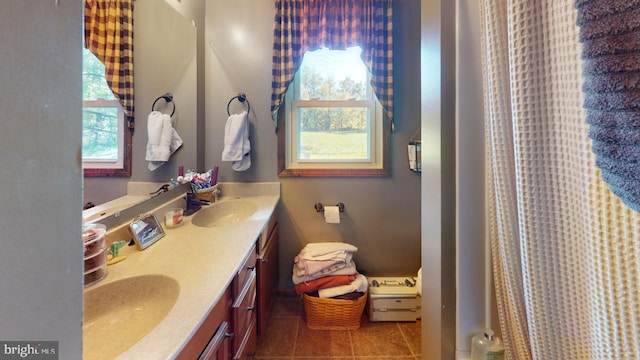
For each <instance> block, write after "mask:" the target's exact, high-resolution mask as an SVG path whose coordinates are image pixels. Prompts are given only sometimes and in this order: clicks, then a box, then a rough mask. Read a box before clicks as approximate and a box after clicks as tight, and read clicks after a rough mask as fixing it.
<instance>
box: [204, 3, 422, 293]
mask: <svg viewBox="0 0 640 360" xmlns="http://www.w3.org/2000/svg"><path fill="white" fill-rule="evenodd" d="M394 6H395V7H394V10H395V11H394V18H395V22H394V31H395V39H396V43H395V44H394V50H395V64H394V66H395V67H394V69H395V94H396V96H395V101H396V106H395V110H396V124H397V126H396V131H395V132H394V133H393V134H392V135H391V144H392V148H391V172H392V176H391V177H388V178H281V179H279V181H280V182H281V192H282V200H281V206H280V211H279V215H280V238H281V243H280V244H281V249H280V255H281V257H280V259H281V263H280V287H292V284H291V267H292V264H293V263H292V261H293V257H294V256H295V255H296V254H297V253H298V251H300V249H301V248H302V247H304V245H305V244H306V243H308V242H317V241H346V242H350V243H352V244H354V245H355V246H357V247H358V248H359V250H358V253H357V254H356V256H355V260H356V264H357V266H358V267H359V268H360V269H362V270H366V271H368V273H369V274H371V275H378V276H382V275H386V276H394V275H398V276H403V275H412V274H416V272H417V270H418V268H419V267H420V175H418V174H416V173H414V172H412V171H411V170H409V168H408V160H407V142H408V141H409V138H410V137H411V135H412V134H413V133H414V132H415V131H416V130H417V129H418V128H419V126H420V83H419V81H418V77H417V74H419V72H420V48H419V46H420V32H419V27H420V15H419V11H418V9H419V4H417V3H416V2H414V1H410V0H400V1H396V2H395V5H394ZM206 12H207V16H206V24H207V28H206V38H205V47H206V51H205V54H206V71H205V73H206V83H207V84H206V91H207V96H206V97H207V105H206V133H207V138H206V149H207V150H206V155H205V156H206V163H207V164H215V165H220V169H221V174H220V178H221V179H222V181H277V180H278V178H277V168H276V161H277V139H276V135H275V134H274V128H275V127H274V124H273V121H272V120H271V116H270V113H269V106H270V94H271V56H272V48H271V43H272V34H273V30H272V29H273V25H272V21H273V3H272V2H271V1H249V0H243V1H235V2H229V1H224V0H209V1H207V6H206ZM240 91H242V92H245V93H246V94H247V97H248V98H249V100H250V102H251V108H252V113H251V117H250V120H251V141H252V148H253V150H252V153H251V156H252V167H251V169H250V170H249V171H248V172H245V173H238V172H234V171H233V170H232V169H231V167H230V164H228V163H221V162H220V154H221V152H222V146H223V144H222V139H223V134H224V124H225V121H226V118H227V114H226V106H227V102H228V101H229V99H230V98H232V97H233V96H235V95H236V94H237V93H238V92H240ZM233 105H237V102H234V103H233V104H232V106H233ZM233 109H234V108H233V107H232V111H233ZM236 109H237V110H239V109H240V108H236ZM425 146H426V147H427V148H428V146H429V145H428V144H426V145H425ZM317 202H321V203H323V204H326V205H332V204H337V203H338V202H342V203H344V205H345V212H344V213H343V214H342V223H341V224H326V223H324V218H323V217H322V215H321V214H319V213H317V212H316V211H315V209H314V207H313V205H314V204H315V203H317Z"/></svg>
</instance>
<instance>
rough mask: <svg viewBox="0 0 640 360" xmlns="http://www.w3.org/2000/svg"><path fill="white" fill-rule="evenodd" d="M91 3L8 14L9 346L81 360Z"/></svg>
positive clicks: (4, 322) (1, 28)
mask: <svg viewBox="0 0 640 360" xmlns="http://www.w3.org/2000/svg"><path fill="white" fill-rule="evenodd" d="M82 6H83V5H82V1H81V0H66V1H60V2H59V4H58V5H55V3H54V1H22V0H5V1H2V3H1V4H0V44H1V45H2V52H1V54H0V84H1V85H0V167H2V169H3V170H2V171H0V186H1V187H2V190H0V203H2V204H3V206H2V208H0V239H1V240H0V244H2V247H3V248H2V251H1V252H0V274H2V275H1V276H0V289H1V290H0V304H2V306H0V324H1V326H0V339H1V340H3V341H7V340H16V341H18V340H30V341H58V342H59V354H60V355H59V356H60V358H61V359H81V358H82V330H81V327H80V324H81V323H82V276H83V275H82V268H83V265H82V255H81V254H82V236H81V229H82V217H81V216H80V209H81V207H82V172H81V170H82V168H81V163H80V153H81V147H82V144H81V129H82V112H81V108H82V102H81V99H82V95H81V86H80V84H81V67H82V53H81V44H82V36H83V34H82V21H83V18H82Z"/></svg>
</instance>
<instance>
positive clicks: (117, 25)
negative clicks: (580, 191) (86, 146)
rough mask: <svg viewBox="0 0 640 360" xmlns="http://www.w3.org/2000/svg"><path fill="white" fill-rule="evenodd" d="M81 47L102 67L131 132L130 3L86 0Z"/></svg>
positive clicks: (119, 0)
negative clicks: (100, 63) (94, 57)
mask: <svg viewBox="0 0 640 360" xmlns="http://www.w3.org/2000/svg"><path fill="white" fill-rule="evenodd" d="M84 43H85V47H86V48H87V49H89V51H91V52H92V53H93V54H94V55H95V56H96V57H97V58H98V59H99V60H100V61H101V62H102V63H103V64H104V67H105V78H106V80H107V84H109V87H110V88H111V91H113V94H114V95H115V97H116V99H118V101H119V102H120V103H121V104H122V107H123V109H124V115H125V117H126V120H127V124H128V127H129V129H131V130H133V128H134V117H133V110H134V107H133V0H85V2H84Z"/></svg>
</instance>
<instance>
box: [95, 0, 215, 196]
mask: <svg viewBox="0 0 640 360" xmlns="http://www.w3.org/2000/svg"><path fill="white" fill-rule="evenodd" d="M203 8H204V2H203V0H181V1H178V0H164V1H158V0H136V1H135V2H134V30H133V31H134V79H135V80H134V81H135V112H134V115H135V117H134V119H135V130H134V132H133V137H132V139H131V141H130V146H129V147H130V148H131V149H132V152H131V163H132V165H131V175H130V176H114V175H113V174H106V175H107V176H105V173H102V174H100V173H98V174H97V176H85V179H84V204H88V203H90V205H95V206H99V205H101V204H104V203H106V202H109V201H111V200H113V199H117V198H120V197H123V196H125V195H135V196H139V198H134V197H131V199H129V200H130V201H131V202H133V203H134V204H135V203H138V202H140V201H142V200H144V199H148V198H150V196H151V195H150V193H151V192H153V191H154V190H155V189H151V187H153V186H156V185H155V183H166V182H168V181H169V179H171V178H172V177H175V173H176V171H177V167H178V165H183V166H185V167H189V166H193V167H196V166H197V164H196V154H197V151H196V148H197V138H196V129H197V126H198V122H199V120H198V118H199V117H198V80H197V79H198V76H197V73H198V49H197V48H198V43H197V39H198V36H199V35H198V33H199V32H200V33H201V35H202V34H203V31H204V30H203V29H200V28H198V26H197V25H198V24H199V23H203V19H202V18H199V17H204V12H203V11H202V9H203ZM166 93H171V94H173V96H174V105H175V112H174V114H173V116H171V122H172V124H173V125H174V128H175V129H176V131H177V132H178V133H179V134H180V137H181V138H182V139H183V141H184V145H183V146H182V147H181V148H180V149H179V150H177V151H176V152H175V154H174V155H172V156H171V158H170V160H169V161H168V162H166V163H165V164H163V165H162V166H161V167H159V168H158V169H156V170H154V171H150V170H149V168H148V164H147V162H146V161H145V150H146V147H147V142H148V134H147V118H148V117H149V114H150V112H151V110H152V104H153V102H154V100H155V99H157V98H158V97H159V96H162V95H163V94H166ZM99 94H101V93H99ZM98 97H102V96H99V95H98ZM105 98H106V97H105ZM105 100H106V99H105ZM167 105H169V106H167ZM155 110H157V111H160V112H166V113H167V114H171V113H172V110H173V108H172V106H171V104H166V103H164V102H158V104H156V106H155ZM123 124H124V126H122V125H123ZM120 125H121V126H120V128H123V129H124V131H123V132H119V133H118V135H117V140H118V141H119V142H120V143H125V149H126V137H125V136H124V135H125V134H126V133H127V132H128V129H127V126H126V122H121V123H120ZM114 131H115V130H114ZM145 185H146V186H145Z"/></svg>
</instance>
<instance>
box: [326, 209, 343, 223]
mask: <svg viewBox="0 0 640 360" xmlns="http://www.w3.org/2000/svg"><path fill="white" fill-rule="evenodd" d="M324 221H325V222H326V223H327V224H340V208H339V207H337V206H325V207H324Z"/></svg>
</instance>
